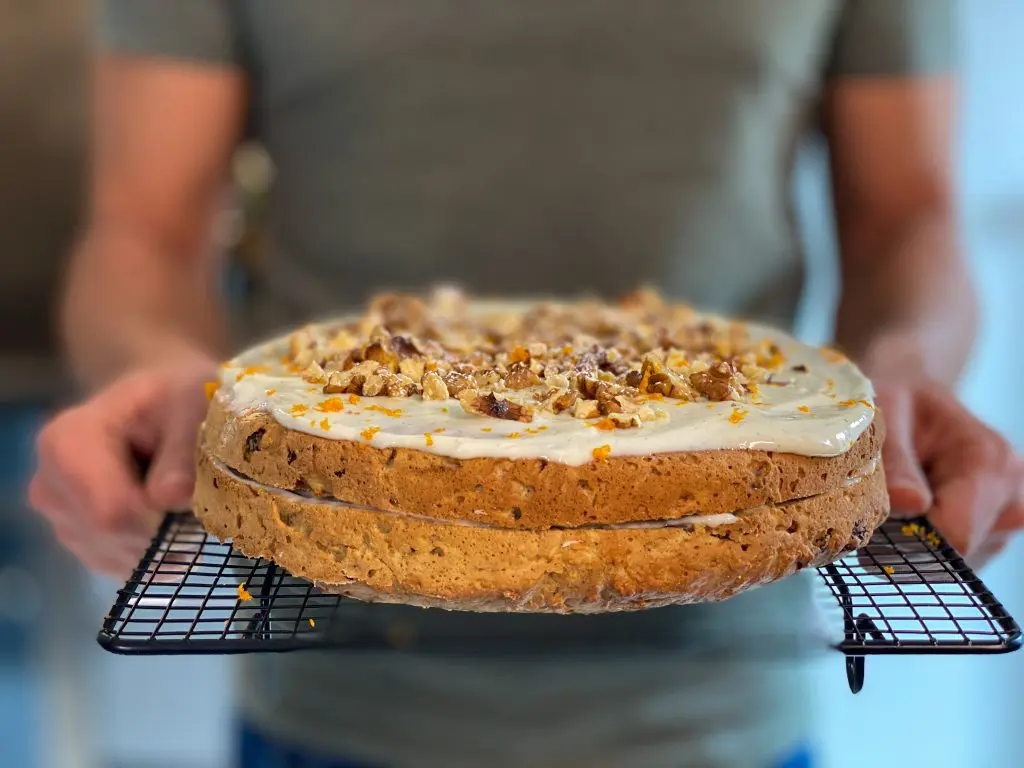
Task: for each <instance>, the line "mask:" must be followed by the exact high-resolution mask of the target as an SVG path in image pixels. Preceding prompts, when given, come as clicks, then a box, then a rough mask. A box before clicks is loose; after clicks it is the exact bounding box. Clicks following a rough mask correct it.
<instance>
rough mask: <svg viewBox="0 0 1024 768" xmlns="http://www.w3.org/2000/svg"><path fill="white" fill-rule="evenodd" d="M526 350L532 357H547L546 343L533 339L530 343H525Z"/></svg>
mask: <svg viewBox="0 0 1024 768" xmlns="http://www.w3.org/2000/svg"><path fill="white" fill-rule="evenodd" d="M526 351H527V352H529V353H530V357H531V358H532V359H536V358H538V357H547V354H548V345H547V344H544V343H542V342H539V341H535V342H533V343H532V344H527V345H526Z"/></svg>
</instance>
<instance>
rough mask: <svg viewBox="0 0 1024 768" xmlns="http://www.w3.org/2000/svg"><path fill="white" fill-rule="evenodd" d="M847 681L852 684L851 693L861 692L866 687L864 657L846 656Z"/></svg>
mask: <svg viewBox="0 0 1024 768" xmlns="http://www.w3.org/2000/svg"><path fill="white" fill-rule="evenodd" d="M846 681H847V682H848V683H849V684H850V693H855V694H856V693H860V690H861V688H863V687H864V657H863V656H847V657H846Z"/></svg>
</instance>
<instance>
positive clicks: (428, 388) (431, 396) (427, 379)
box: [423, 371, 448, 400]
mask: <svg viewBox="0 0 1024 768" xmlns="http://www.w3.org/2000/svg"><path fill="white" fill-rule="evenodd" d="M423 397H424V399H426V400H447V399H448V385H447V384H445V383H444V379H442V378H441V377H440V376H439V375H438V374H437V372H436V371H429V372H428V373H425V374H424V375H423Z"/></svg>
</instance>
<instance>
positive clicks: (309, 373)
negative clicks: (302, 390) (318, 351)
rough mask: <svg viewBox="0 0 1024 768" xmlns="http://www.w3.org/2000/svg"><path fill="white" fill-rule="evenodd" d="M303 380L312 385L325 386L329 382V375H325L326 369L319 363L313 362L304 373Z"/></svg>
mask: <svg viewBox="0 0 1024 768" xmlns="http://www.w3.org/2000/svg"><path fill="white" fill-rule="evenodd" d="M302 378H303V380H304V381H307V382H309V383H310V384H323V383H324V382H325V381H327V374H326V373H324V369H323V368H321V367H320V365H319V364H318V363H316V362H312V363H310V364H309V366H308V367H307V368H306V370H304V371H303V372H302Z"/></svg>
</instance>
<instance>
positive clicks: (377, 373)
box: [219, 290, 874, 464]
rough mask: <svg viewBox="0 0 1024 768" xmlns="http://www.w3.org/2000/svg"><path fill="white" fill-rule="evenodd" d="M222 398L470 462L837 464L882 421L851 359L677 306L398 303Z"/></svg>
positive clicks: (242, 365) (304, 348)
mask: <svg viewBox="0 0 1024 768" xmlns="http://www.w3.org/2000/svg"><path fill="white" fill-rule="evenodd" d="M219 396H220V397H222V398H225V399H226V400H227V401H228V403H229V405H230V407H231V408H232V409H234V410H244V409H250V408H259V409H264V410H267V411H269V412H270V413H272V414H273V415H274V417H275V418H277V419H278V420H279V421H280V422H281V423H282V424H283V425H284V426H286V427H289V428H293V429H298V430H302V431H306V432H309V433H311V434H316V435H318V436H321V437H329V438H335V439H344V440H364V441H367V442H370V443H372V444H373V445H374V446H375V447H380V448H394V447H402V448H418V449H421V450H427V451H431V452H435V453H440V454H444V455H450V456H453V457H455V458H473V457H496V458H499V457H505V458H526V457H531V458H545V459H548V460H550V461H560V462H562V463H567V464H582V463H585V462H586V461H593V460H603V459H606V458H607V457H608V456H610V455H642V454H648V453H662V452H673V451H694V450H713V449H720V448H740V449H744V448H745V449H762V450H776V451H784V452H792V453H802V454H805V455H837V454H839V453H842V452H844V451H845V450H847V449H848V448H849V447H850V445H852V444H853V442H854V441H855V440H856V439H857V437H859V435H860V434H861V433H863V431H864V430H865V429H867V427H868V425H869V424H870V423H871V420H872V417H873V411H874V406H873V404H872V396H873V393H872V390H871V386H870V383H869V382H868V381H867V379H866V378H865V377H864V376H863V375H862V374H861V373H860V372H859V371H858V370H857V368H856V367H855V366H854V365H853V364H852V363H851V362H849V361H848V360H846V358H844V357H843V356H842V355H840V354H839V353H836V352H833V351H831V350H817V349H815V348H812V347H808V346H806V345H803V344H800V343H799V342H797V341H796V340H794V339H792V338H791V337H789V336H787V335H785V334H782V333H780V332H775V331H769V330H767V329H764V328H761V327H758V326H754V325H748V324H746V323H740V322H735V321H728V320H724V319H722V318H718V317H715V316H711V315H706V314H701V313H698V312H696V311H694V310H693V309H691V308H689V307H686V306H681V305H677V304H668V303H665V302H663V301H661V299H660V298H659V297H657V296H656V295H655V294H653V293H650V292H638V293H635V294H632V295H630V296H627V297H626V298H624V299H623V300H622V301H621V302H619V303H618V304H616V305H609V304H604V303H600V302H596V301H583V302H574V303H565V304H559V303H550V302H536V303H520V304H512V303H477V302H469V301H468V300H467V299H466V298H465V297H464V296H463V295H462V294H460V293H458V292H455V291H451V290H445V291H439V292H437V293H435V294H434V295H433V296H431V297H430V298H427V299H421V298H418V297H414V296H405V295H396V294H389V295H385V296H381V297H378V298H377V299H375V300H374V301H373V302H372V303H371V305H370V307H369V308H368V310H367V312H366V313H365V314H364V315H363V316H362V317H358V318H349V319H344V320H339V321H335V322H329V323H324V324H320V325H313V326H307V327H306V328H303V329H301V330H299V331H297V332H295V333H294V334H291V335H290V336H288V337H283V338H280V339H277V340H275V341H272V342H270V343H268V344H265V345H261V346H260V347H257V348H255V349H253V350H250V351H249V352H247V353H245V354H243V355H241V356H240V357H238V358H236V359H235V360H233V361H231V362H229V363H228V364H227V365H225V367H224V369H223V372H222V376H221V381H220V382H219Z"/></svg>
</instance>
